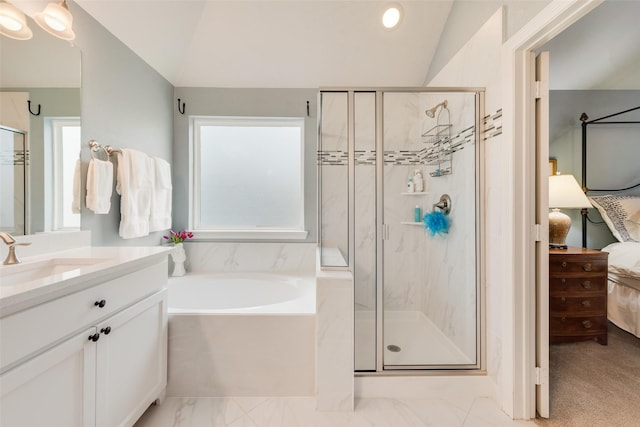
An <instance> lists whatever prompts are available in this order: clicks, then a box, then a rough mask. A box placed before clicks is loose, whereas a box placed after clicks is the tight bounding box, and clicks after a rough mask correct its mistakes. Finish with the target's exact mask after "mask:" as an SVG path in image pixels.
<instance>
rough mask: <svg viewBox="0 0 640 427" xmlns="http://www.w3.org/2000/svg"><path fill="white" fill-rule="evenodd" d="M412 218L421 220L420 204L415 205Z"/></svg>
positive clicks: (416, 220)
mask: <svg viewBox="0 0 640 427" xmlns="http://www.w3.org/2000/svg"><path fill="white" fill-rule="evenodd" d="M413 220H414V222H422V212H421V210H420V206H418V205H416V207H415V209H414V210H413Z"/></svg>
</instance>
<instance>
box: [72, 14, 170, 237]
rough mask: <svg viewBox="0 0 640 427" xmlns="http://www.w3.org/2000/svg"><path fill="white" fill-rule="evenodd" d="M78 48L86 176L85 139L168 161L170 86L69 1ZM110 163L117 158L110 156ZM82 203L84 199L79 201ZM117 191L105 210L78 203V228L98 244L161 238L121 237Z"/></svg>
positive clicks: (87, 149) (87, 155) (87, 151)
mask: <svg viewBox="0 0 640 427" xmlns="http://www.w3.org/2000/svg"><path fill="white" fill-rule="evenodd" d="M69 9H70V11H71V13H72V14H73V18H74V20H73V27H74V31H75V33H76V40H75V41H74V44H75V45H77V46H78V47H79V48H80V50H81V51H82V101H81V106H82V141H83V150H82V157H81V158H82V160H83V176H86V170H87V165H88V162H89V159H90V153H89V148H88V145H86V143H87V142H88V141H89V140H90V139H95V140H96V141H98V142H99V143H101V144H102V145H107V144H110V145H112V146H113V147H115V148H133V149H137V150H140V151H144V152H146V153H147V154H149V155H153V156H157V157H161V158H163V159H165V160H167V161H168V162H169V163H171V162H172V123H173V116H172V114H171V108H172V106H173V102H172V101H173V98H172V97H173V86H172V85H171V84H170V83H169V82H168V81H167V80H166V79H164V78H163V77H162V76H161V75H160V74H158V73H157V72H156V71H155V70H154V69H153V68H151V67H150V66H149V65H148V64H147V63H145V62H144V61H143V60H142V59H140V57H138V56H137V55H136V54H135V53H133V52H132V51H131V50H130V49H129V48H128V47H126V46H125V45H124V44H123V43H122V42H120V41H119V40H118V39H116V38H115V37H114V36H113V35H112V34H111V33H109V32H108V31H107V30H106V29H105V28H104V27H103V26H102V25H101V24H99V23H98V22H97V21H96V20H95V19H93V17H91V15H89V14H88V13H86V12H85V11H84V10H83V9H82V8H80V7H78V6H77V5H76V4H74V3H72V2H69ZM112 161H113V162H114V166H115V165H116V164H117V161H116V159H115V158H113V157H112ZM83 205H84V203H83ZM119 224H120V197H119V196H117V195H116V193H115V190H114V193H113V196H112V198H111V211H110V213H109V214H108V215H94V214H93V213H92V212H91V211H89V210H87V209H86V208H83V209H82V229H83V230H91V232H92V244H93V245H97V246H148V245H157V244H159V243H161V240H162V235H163V234H165V233H163V232H157V233H152V234H151V235H149V236H147V237H141V238H138V239H127V240H124V239H121V238H120V237H119V236H118V228H119Z"/></svg>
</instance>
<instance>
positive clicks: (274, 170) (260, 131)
mask: <svg viewBox="0 0 640 427" xmlns="http://www.w3.org/2000/svg"><path fill="white" fill-rule="evenodd" d="M192 129H193V160H194V161H193V168H192V172H191V175H192V185H193V187H192V203H191V215H190V217H191V225H190V228H191V229H192V230H196V231H200V232H210V234H207V233H198V234H199V235H200V236H205V237H207V236H208V237H219V238H251V239H256V238H257V239H259V238H267V239H303V238H305V237H306V235H307V232H306V231H305V229H304V182H303V181H304V166H303V165H304V160H303V154H304V153H303V147H304V119H303V118H263V117H259V118H258V117H207V118H193V119H192Z"/></svg>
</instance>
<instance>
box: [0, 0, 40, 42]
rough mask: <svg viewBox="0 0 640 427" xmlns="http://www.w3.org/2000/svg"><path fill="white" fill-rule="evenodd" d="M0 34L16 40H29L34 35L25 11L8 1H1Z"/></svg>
mask: <svg viewBox="0 0 640 427" xmlns="http://www.w3.org/2000/svg"><path fill="white" fill-rule="evenodd" d="M0 34H2V35H3V36H7V37H9V38H12V39H15V40H29V39H30V38H31V37H33V33H32V32H31V29H29V27H28V26H27V18H26V17H25V15H24V13H22V11H20V10H19V9H18V8H17V7H15V6H14V5H12V4H9V3H7V2H0Z"/></svg>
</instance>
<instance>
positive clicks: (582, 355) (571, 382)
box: [536, 322, 640, 427]
mask: <svg viewBox="0 0 640 427" xmlns="http://www.w3.org/2000/svg"><path fill="white" fill-rule="evenodd" d="M608 341H609V345H606V346H604V345H600V344H598V343H597V342H595V341H584V342H578V343H569V344H553V345H551V350H550V355H549V359H550V378H549V379H550V381H551V396H550V400H551V403H550V406H551V418H550V419H548V420H544V419H537V420H536V424H538V425H541V426H554V427H556V426H562V427H564V426H576V427H627V426H630V427H631V426H633V427H638V426H640V338H636V337H635V336H633V335H631V334H630V333H628V332H625V331H623V330H622V329H620V328H618V327H616V326H615V325H613V324H612V323H610V322H609V337H608Z"/></svg>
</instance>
